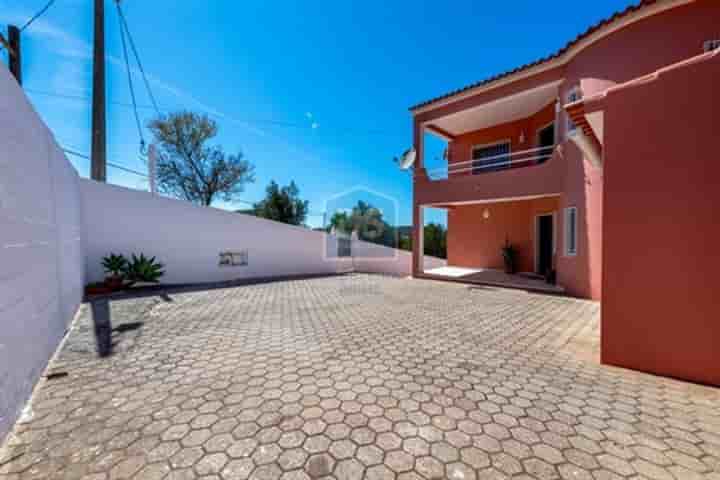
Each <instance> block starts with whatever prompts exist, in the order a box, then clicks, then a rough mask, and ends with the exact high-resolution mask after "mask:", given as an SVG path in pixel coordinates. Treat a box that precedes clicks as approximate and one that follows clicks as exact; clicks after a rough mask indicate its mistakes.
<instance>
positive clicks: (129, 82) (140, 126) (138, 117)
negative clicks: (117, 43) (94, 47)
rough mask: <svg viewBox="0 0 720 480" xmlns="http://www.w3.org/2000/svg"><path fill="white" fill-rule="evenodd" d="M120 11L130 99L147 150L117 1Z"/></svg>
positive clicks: (141, 142)
mask: <svg viewBox="0 0 720 480" xmlns="http://www.w3.org/2000/svg"><path fill="white" fill-rule="evenodd" d="M115 5H116V6H117V11H118V23H119V24H120V40H121V41H122V49H123V58H124V59H125V69H126V70H127V79H128V85H129V87H130V98H132V105H133V113H134V114H135V124H136V126H137V129H138V136H140V151H142V150H143V149H144V148H145V138H144V136H143V132H142V124H141V122H140V114H139V113H138V109H137V99H136V98H135V87H134V86H133V81H132V72H131V71H130V59H129V58H128V51H127V42H126V40H125V29H124V28H123V21H122V18H123V17H122V10H121V9H120V2H119V1H116V3H115Z"/></svg>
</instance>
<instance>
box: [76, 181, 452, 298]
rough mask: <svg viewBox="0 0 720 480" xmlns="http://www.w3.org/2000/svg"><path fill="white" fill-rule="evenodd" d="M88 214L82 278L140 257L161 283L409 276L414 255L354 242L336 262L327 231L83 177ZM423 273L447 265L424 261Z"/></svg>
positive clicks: (92, 277)
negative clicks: (113, 256)
mask: <svg viewBox="0 0 720 480" xmlns="http://www.w3.org/2000/svg"><path fill="white" fill-rule="evenodd" d="M80 191H81V193H82V203H83V211H84V214H85V217H84V218H85V221H84V223H85V226H84V235H85V255H86V268H87V270H86V275H87V278H88V280H89V281H100V280H102V278H103V271H102V267H101V265H100V263H101V260H102V257H104V256H105V255H108V254H109V253H121V254H123V255H126V256H129V255H130V254H131V253H133V252H135V253H141V252H142V253H144V254H145V255H147V256H155V257H157V259H158V260H159V261H161V262H162V263H163V264H164V265H165V276H164V277H163V279H162V281H163V283H168V284H188V283H204V282H219V281H224V280H237V279H252V278H268V277H283V276H296V275H316V274H334V273H342V272H348V271H352V270H353V269H355V270H356V271H361V272H369V273H382V274H388V275H397V276H409V275H411V274H412V271H411V266H412V254H411V253H410V252H405V251H401V250H395V249H392V248H388V247H384V246H380V245H375V244H371V243H366V242H361V241H357V240H356V241H353V245H352V248H353V257H349V258H337V257H336V256H335V253H336V252H337V245H336V242H337V239H336V238H335V236H333V235H328V234H326V233H324V232H317V231H313V230H309V229H307V228H304V227H295V226H292V225H287V224H284V223H279V222H274V221H270V220H265V219H262V218H257V217H254V216H252V215H244V214H240V213H234V212H228V211H225V210H219V209H215V208H207V207H199V206H196V205H193V204H190V203H188V202H184V201H180V200H175V199H170V198H165V197H160V196H156V195H152V194H150V193H147V192H139V191H136V190H130V189H127V188H124V187H119V186H115V185H105V184H101V183H97V182H94V181H92V180H84V179H83V180H80ZM226 251H231V252H240V251H247V254H248V265H247V266H235V267H227V266H222V267H221V266H220V265H219V260H220V252H226ZM425 263H426V265H428V266H427V268H435V267H439V266H444V265H445V261H444V260H440V259H437V258H432V257H426V259H425Z"/></svg>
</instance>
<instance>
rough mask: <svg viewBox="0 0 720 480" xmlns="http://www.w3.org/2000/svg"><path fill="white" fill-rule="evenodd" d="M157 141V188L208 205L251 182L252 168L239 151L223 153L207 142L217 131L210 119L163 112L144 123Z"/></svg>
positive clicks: (233, 195) (229, 198)
mask: <svg viewBox="0 0 720 480" xmlns="http://www.w3.org/2000/svg"><path fill="white" fill-rule="evenodd" d="M148 128H149V129H150V131H151V132H152V133H153V136H154V137H155V141H156V142H157V144H158V147H159V148H158V159H157V183H158V190H159V191H160V192H162V193H165V194H167V195H170V196H173V197H176V198H182V199H185V200H188V201H190V202H193V203H196V204H199V205H204V206H209V205H212V203H213V202H214V201H215V200H217V199H220V200H223V201H226V202H231V201H233V200H234V199H235V198H236V197H237V195H238V194H240V193H241V192H242V191H243V189H244V186H245V184H246V183H251V182H253V181H255V177H254V174H253V172H254V167H253V166H252V165H251V164H250V163H249V162H247V161H245V160H243V155H242V153H240V152H238V153H237V154H234V155H233V154H226V153H225V152H224V151H223V148H222V147H221V146H219V145H209V141H210V140H212V139H213V138H214V137H215V136H217V133H218V126H217V123H216V122H215V121H214V120H211V119H209V118H208V117H207V116H206V115H199V114H196V113H193V112H177V113H171V114H169V115H163V116H161V117H159V118H156V119H155V120H152V121H151V122H150V123H149V124H148Z"/></svg>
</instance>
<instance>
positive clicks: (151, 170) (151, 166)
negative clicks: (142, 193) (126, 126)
mask: <svg viewBox="0 0 720 480" xmlns="http://www.w3.org/2000/svg"><path fill="white" fill-rule="evenodd" d="M156 175H157V151H156V150H155V144H154V143H151V144H150V146H149V147H148V177H149V179H150V193H152V194H153V195H155V194H156V193H157V185H156V183H155V176H156Z"/></svg>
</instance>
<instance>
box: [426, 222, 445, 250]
mask: <svg viewBox="0 0 720 480" xmlns="http://www.w3.org/2000/svg"><path fill="white" fill-rule="evenodd" d="M423 244H424V247H425V248H424V250H425V255H431V256H433V257H438V258H447V229H446V228H445V227H443V226H442V225H441V224H439V223H428V224H427V225H425V228H424V234H423Z"/></svg>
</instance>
